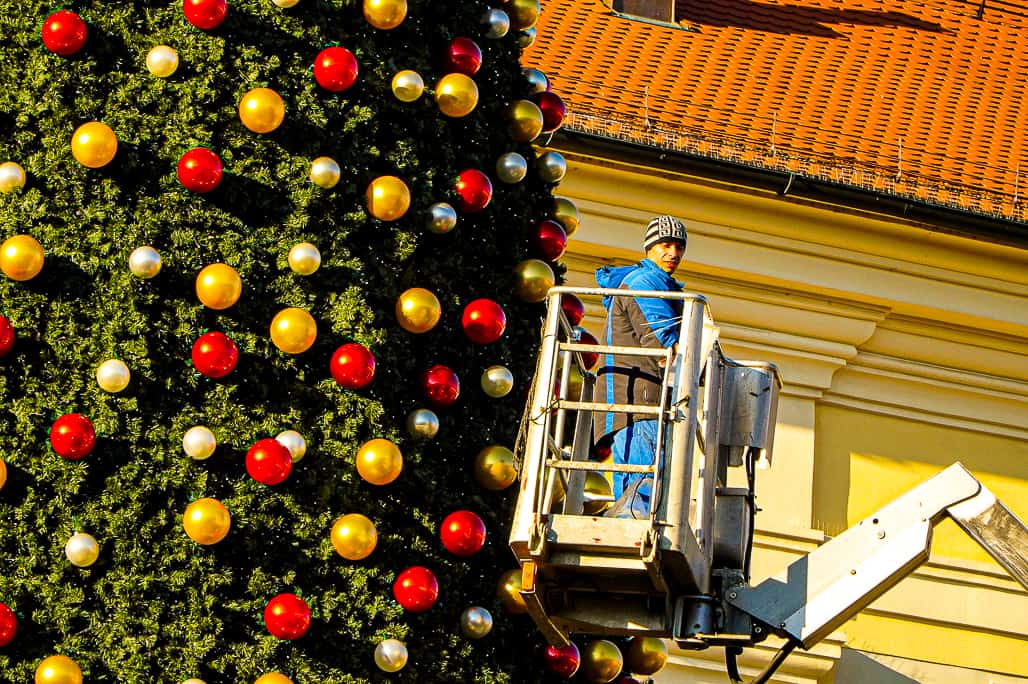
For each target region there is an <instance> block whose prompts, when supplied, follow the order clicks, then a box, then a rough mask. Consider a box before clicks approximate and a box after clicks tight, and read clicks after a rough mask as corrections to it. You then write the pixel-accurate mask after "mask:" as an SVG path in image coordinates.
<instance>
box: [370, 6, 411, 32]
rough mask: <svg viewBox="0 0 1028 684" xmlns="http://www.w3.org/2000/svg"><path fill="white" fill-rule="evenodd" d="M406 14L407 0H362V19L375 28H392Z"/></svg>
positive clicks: (401, 21) (398, 23)
mask: <svg viewBox="0 0 1028 684" xmlns="http://www.w3.org/2000/svg"><path fill="white" fill-rule="evenodd" d="M406 16H407V0H364V19H366V20H367V22H368V23H369V24H371V25H372V26H374V27H375V28H377V29H383V30H389V29H394V28H396V27H397V26H399V25H400V24H402V23H403V20H404V19H405V18H406Z"/></svg>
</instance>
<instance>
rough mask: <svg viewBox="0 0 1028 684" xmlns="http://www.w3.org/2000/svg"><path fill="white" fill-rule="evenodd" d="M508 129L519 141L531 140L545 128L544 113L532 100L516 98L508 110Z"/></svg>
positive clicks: (512, 136) (513, 137)
mask: <svg viewBox="0 0 1028 684" xmlns="http://www.w3.org/2000/svg"><path fill="white" fill-rule="evenodd" d="M505 115H506V119H507V131H508V132H509V133H510V137H511V138H512V139H513V140H515V141H517V142H531V141H533V140H535V139H536V138H538V137H539V134H540V133H542V130H543V113H542V110H540V109H539V106H538V105H536V103H534V102H532V101H531V100H514V102H512V103H510V105H508V107H507V110H506V113H505Z"/></svg>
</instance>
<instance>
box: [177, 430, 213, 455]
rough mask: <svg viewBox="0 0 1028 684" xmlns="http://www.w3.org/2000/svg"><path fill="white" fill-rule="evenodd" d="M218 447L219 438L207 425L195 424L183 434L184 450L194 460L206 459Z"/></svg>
mask: <svg viewBox="0 0 1028 684" xmlns="http://www.w3.org/2000/svg"><path fill="white" fill-rule="evenodd" d="M217 448H218V439H217V438H216V437H215V436H214V433H213V432H211V429H210V428H209V427H207V426H206V425H194V426H193V427H191V428H189V429H188V430H186V434H184V435H182V450H183V451H184V452H186V456H188V457H189V458H191V459H193V460H194V461H204V460H207V459H208V458H210V457H211V456H212V455H213V454H214V450H215V449H217Z"/></svg>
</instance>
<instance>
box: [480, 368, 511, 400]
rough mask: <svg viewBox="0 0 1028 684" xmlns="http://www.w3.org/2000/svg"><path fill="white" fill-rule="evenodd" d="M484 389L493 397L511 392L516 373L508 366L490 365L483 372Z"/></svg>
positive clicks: (503, 395)
mask: <svg viewBox="0 0 1028 684" xmlns="http://www.w3.org/2000/svg"><path fill="white" fill-rule="evenodd" d="M481 383H482V391H483V392H485V393H486V394H488V395H489V396H490V397H492V398H493V399H499V398H500V397H505V396H507V395H508V394H510V391H511V390H512V389H513V388H514V374H513V373H511V372H510V370H508V369H507V367H506V366H489V367H488V368H486V369H485V371H484V372H483V373H482V379H481Z"/></svg>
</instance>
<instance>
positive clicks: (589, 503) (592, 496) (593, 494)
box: [582, 470, 634, 672]
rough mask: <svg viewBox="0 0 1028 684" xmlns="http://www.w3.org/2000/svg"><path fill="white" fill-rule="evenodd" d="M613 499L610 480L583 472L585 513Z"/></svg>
mask: <svg viewBox="0 0 1028 684" xmlns="http://www.w3.org/2000/svg"><path fill="white" fill-rule="evenodd" d="M613 500H614V493H613V487H611V484H610V480H608V479H607V478H606V476H605V475H604V474H603V473H601V472H599V471H597V470H590V471H588V472H587V473H586V474H585V486H584V487H583V491H582V501H583V506H582V511H583V512H584V513H585V514H586V515H599V514H600V513H603V511H605V510H607V509H608V508H609V507H610V504H611V503H613ZM633 672H634V670H633Z"/></svg>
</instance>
